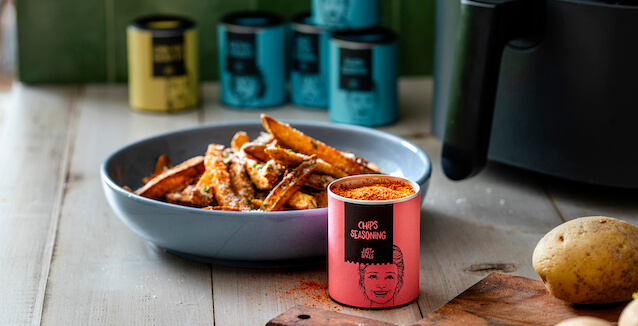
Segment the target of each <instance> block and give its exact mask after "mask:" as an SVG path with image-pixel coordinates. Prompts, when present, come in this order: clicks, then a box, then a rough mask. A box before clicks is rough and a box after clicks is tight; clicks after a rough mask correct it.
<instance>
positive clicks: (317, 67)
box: [290, 12, 329, 109]
mask: <svg viewBox="0 0 638 326" xmlns="http://www.w3.org/2000/svg"><path fill="white" fill-rule="evenodd" d="M291 30H292V35H291V43H292V66H291V69H290V101H291V102H292V104H295V105H300V106H305V107H309V108H321V109H325V108H327V107H328V64H329V62H328V37H329V36H328V34H329V32H328V31H326V30H325V29H323V28H321V27H319V26H317V25H315V24H314V23H312V19H311V17H310V13H309V12H304V13H300V14H298V15H296V16H295V17H294V18H293V20H292V23H291Z"/></svg>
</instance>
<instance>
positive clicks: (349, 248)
mask: <svg viewBox="0 0 638 326" xmlns="http://www.w3.org/2000/svg"><path fill="white" fill-rule="evenodd" d="M344 206H345V207H344V209H345V212H344V214H345V223H344V224H345V233H344V235H345V240H344V241H345V245H344V247H345V260H346V261H347V262H352V263H364V264H387V263H391V262H392V244H393V226H394V224H393V223H394V217H393V213H394V208H393V205H392V204H387V205H359V204H352V203H347V202H346V203H344Z"/></svg>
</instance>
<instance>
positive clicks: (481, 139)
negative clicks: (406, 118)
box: [441, 0, 541, 180]
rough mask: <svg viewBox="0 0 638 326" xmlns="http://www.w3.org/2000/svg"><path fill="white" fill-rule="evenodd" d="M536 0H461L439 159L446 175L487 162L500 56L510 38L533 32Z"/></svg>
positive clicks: (461, 175)
mask: <svg viewBox="0 0 638 326" xmlns="http://www.w3.org/2000/svg"><path fill="white" fill-rule="evenodd" d="M539 1H541V0H500V1H499V0H461V18H460V26H459V34H458V39H457V46H456V54H455V58H454V68H453V70H452V82H451V86H450V95H449V96H450V98H449V106H448V109H447V120H446V130H445V137H444V139H443V152H442V157H441V165H442V166H443V171H444V172H445V174H446V175H447V176H448V178H450V179H452V180H461V179H465V178H467V177H470V176H473V175H475V174H477V173H478V172H479V171H480V170H481V169H482V168H483V167H484V166H485V164H486V162H487V151H488V146H489V140H490V131H491V128H492V116H493V114H494V103H495V100H496V88H497V85H498V75H499V69H500V65H501V57H502V55H503V50H504V48H505V46H506V45H507V43H509V42H510V41H511V40H514V39H519V38H525V37H529V36H530V35H531V34H533V33H534V29H535V22H536V21H537V20H536V19H535V17H534V16H535V15H537V12H538V11H537V5H538V2H539Z"/></svg>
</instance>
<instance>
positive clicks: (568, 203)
mask: <svg viewBox="0 0 638 326" xmlns="http://www.w3.org/2000/svg"><path fill="white" fill-rule="evenodd" d="M202 93H203V104H202V106H201V107H200V108H199V109H197V110H190V111H187V112H184V113H179V114H170V115H165V114H151V113H142V112H137V111H134V110H131V109H130V107H129V105H128V91H127V88H126V86H125V85H69V86H26V85H21V84H16V85H15V86H14V88H13V90H12V92H11V96H10V99H9V100H8V101H7V102H6V103H5V105H4V106H3V108H2V109H0V171H1V172H0V173H1V174H0V175H1V176H2V177H1V178H0V324H1V325H14V324H15V325H28V324H32V325H39V324H43V325H129V324H134V325H213V324H214V325H264V324H265V323H267V322H268V321H269V320H270V319H272V318H274V317H275V316H277V315H279V314H282V313H284V312H285V311H287V310H288V309H290V308H292V307H294V306H295V305H308V306H313V307H318V308H322V309H328V310H332V311H337V312H341V313H346V314H350V315H356V316H362V317H366V318H372V319H376V320H381V321H386V322H391V323H397V324H409V323H414V322H416V321H418V320H420V319H422V318H423V317H424V316H425V315H427V314H429V313H430V312H432V311H434V310H436V309H437V308H438V307H440V306H441V305H443V304H445V303H446V302H447V301H448V300H450V299H452V298H454V297H455V296H456V295H458V294H459V293H461V292H463V291H464V290H465V289H466V288H468V287H469V286H471V285H473V284H474V283H476V282H477V281H479V280H480V279H482V278H483V277H484V276H486V275H487V274H489V273H490V272H493V271H499V272H504V273H508V274H512V275H518V276H526V277H531V278H536V279H538V276H537V275H536V273H535V272H534V270H533V268H532V263H531V256H532V251H533V250H534V247H535V246H536V243H537V242H538V240H539V239H540V238H541V237H542V236H543V235H544V234H545V233H546V232H547V231H549V230H550V229H552V228H553V227H555V226H556V225H558V224H560V223H562V222H564V221H566V220H569V219H573V218H576V217H580V216H587V215H607V216H613V217H617V218H621V219H624V220H626V221H628V222H630V223H632V224H634V225H638V200H636V198H637V197H636V195H637V194H638V192H637V191H634V190H618V189H609V188H602V187H596V186H590V185H583V184H579V183H573V182H567V181H563V180H558V179H555V178H551V177H547V176H543V175H539V174H535V173H531V172H527V171H523V170H520V169H516V168H512V167H508V166H504V165H500V164H495V163H491V164H489V165H488V167H487V168H486V169H485V170H484V171H483V172H482V173H481V174H479V175H478V176H477V177H474V178H472V179H469V180H466V181H462V182H452V181H450V180H448V179H446V178H445V177H444V176H443V174H442V172H441V168H440V164H439V156H440V151H441V143H440V141H439V140H437V139H436V138H434V137H433V136H432V135H430V115H431V104H430V103H431V96H432V80H431V79H429V78H414V79H402V80H401V82H400V99H401V100H400V102H401V112H400V120H399V121H398V122H397V123H395V124H393V125H390V126H386V127H382V128H378V129H380V130H383V131H387V132H390V133H393V134H395V135H398V136H400V137H403V138H405V139H407V140H409V141H411V142H413V143H414V144H416V145H417V146H420V147H421V148H422V149H423V150H424V151H425V152H426V153H427V154H428V155H429V156H430V158H431V159H432V162H433V167H434V170H433V175H432V179H431V183H430V187H429V190H428V192H427V195H426V199H425V203H424V204H423V206H422V209H421V220H422V221H421V224H422V225H421V266H420V269H421V273H420V275H421V281H420V296H419V298H418V300H417V301H416V302H414V303H412V304H410V305H407V306H405V307H402V308H398V309H388V310H380V311H371V310H360V309H353V308H348V307H344V306H341V305H339V304H337V303H335V302H333V301H331V300H330V299H329V298H328V296H327V294H326V292H325V289H326V287H327V277H326V266H325V264H317V265H310V266H304V267H294V268H292V267H291V268H240V267H227V266H218V265H210V264H205V263H200V262H196V261H190V260H187V259H184V258H181V257H178V256H175V255H172V254H170V253H167V252H165V251H163V250H161V249H160V248H158V247H156V246H154V245H153V244H150V243H148V242H147V241H145V240H144V239H142V238H141V237H139V236H137V235H136V234H134V233H133V232H132V231H131V230H129V229H128V228H127V227H126V226H125V225H124V224H123V223H122V222H120V220H119V219H118V218H117V217H116V215H115V214H114V213H113V211H111V209H110V208H109V206H108V204H107V202H106V199H105V197H104V194H103V192H102V187H101V185H100V179H99V166H100V164H101V163H102V161H103V160H104V159H105V158H106V157H107V156H108V155H109V154H110V153H112V152H113V151H115V150H117V149H118V148H120V147H122V146H124V145H127V144H129V143H131V142H133V141H136V140H139V139H142V138H146V137H149V136H152V135H157V134H160V133H164V132H167V131H172V130H177V129H182V128H188V127H192V126H196V125H202V124H209V123H216V122H221V121H230V120H244V119H255V120H256V119H257V118H258V116H259V113H260V112H262V111H260V110H232V109H228V108H223V107H221V106H220V105H219V104H218V95H217V94H218V85H217V84H212V83H211V84H204V85H202ZM263 112H266V113H268V114H269V115H272V116H273V117H275V118H277V119H280V120H284V121H285V120H286V119H297V120H314V121H328V120H329V119H328V116H327V113H326V112H325V111H317V110H307V109H301V108H295V107H291V106H286V107H282V108H276V109H269V110H265V111H263Z"/></svg>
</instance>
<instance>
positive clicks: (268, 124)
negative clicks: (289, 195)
mask: <svg viewBox="0 0 638 326" xmlns="http://www.w3.org/2000/svg"><path fill="white" fill-rule="evenodd" d="M261 123H262V125H263V126H264V128H265V129H266V130H267V131H268V132H270V133H271V134H272V135H273V136H274V137H275V139H277V142H279V143H280V144H281V146H282V147H286V148H290V149H292V150H293V151H295V152H299V153H303V154H306V155H317V157H318V158H320V159H322V160H324V161H326V162H328V163H330V164H332V165H334V166H335V167H337V168H339V169H341V170H343V171H345V172H346V173H347V174H350V175H352V174H364V173H378V172H377V171H374V170H373V169H371V168H369V167H368V165H367V162H365V160H363V159H361V158H358V157H356V156H349V155H345V154H344V153H343V152H341V151H338V150H336V149H334V148H332V147H330V146H328V145H326V144H324V143H323V142H321V141H318V140H316V139H314V138H312V137H309V136H307V135H305V134H304V133H302V132H301V131H299V130H297V129H295V128H293V127H291V126H290V125H289V124H286V123H281V122H279V121H277V120H275V119H273V118H271V117H269V116H267V115H265V114H262V115H261Z"/></svg>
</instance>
